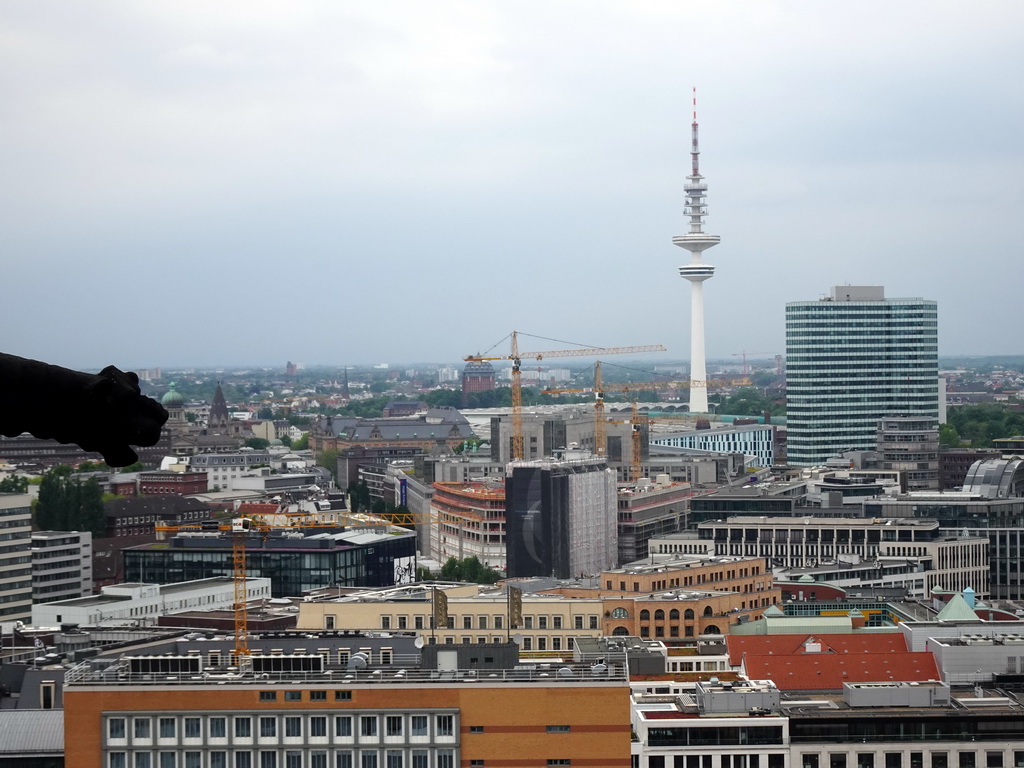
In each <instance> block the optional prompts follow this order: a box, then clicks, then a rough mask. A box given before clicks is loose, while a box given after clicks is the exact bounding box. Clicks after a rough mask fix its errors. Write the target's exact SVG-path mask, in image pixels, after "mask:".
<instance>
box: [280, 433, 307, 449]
mask: <svg viewBox="0 0 1024 768" xmlns="http://www.w3.org/2000/svg"><path fill="white" fill-rule="evenodd" d="M277 439H278V440H280V441H281V445H283V446H284V447H285V448H291V447H292V439H291V438H290V437H288V435H281V436H280V437H279V438H277ZM307 442H308V441H307Z"/></svg>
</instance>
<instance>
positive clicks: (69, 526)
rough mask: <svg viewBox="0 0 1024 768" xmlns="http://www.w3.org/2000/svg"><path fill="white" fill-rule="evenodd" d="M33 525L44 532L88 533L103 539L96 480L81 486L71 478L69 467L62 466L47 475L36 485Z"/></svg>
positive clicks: (102, 519) (100, 501)
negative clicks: (37, 496) (34, 521)
mask: <svg viewBox="0 0 1024 768" xmlns="http://www.w3.org/2000/svg"><path fill="white" fill-rule="evenodd" d="M36 525H37V526H39V528H40V529H42V530H47V531H90V532H91V533H92V534H93V536H96V537H101V536H103V534H104V533H105V529H106V522H105V520H104V516H103V492H102V490H101V489H100V484H99V483H98V482H97V481H96V478H90V479H89V480H87V481H86V482H84V483H83V482H82V481H81V479H80V478H77V477H74V476H73V475H72V474H71V467H68V466H63V465H61V466H57V467H54V468H53V469H51V470H50V471H49V472H47V473H46V475H45V476H44V477H43V482H42V483H40V485H39V503H38V504H37V505H36Z"/></svg>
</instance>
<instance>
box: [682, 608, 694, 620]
mask: <svg viewBox="0 0 1024 768" xmlns="http://www.w3.org/2000/svg"><path fill="white" fill-rule="evenodd" d="M683 618H684V619H686V620H687V621H693V608H687V609H686V610H685V611H684V612H683Z"/></svg>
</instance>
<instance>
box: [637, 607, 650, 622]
mask: <svg viewBox="0 0 1024 768" xmlns="http://www.w3.org/2000/svg"><path fill="white" fill-rule="evenodd" d="M650 620H651V612H650V611H648V610H647V609H646V608H644V609H643V610H642V611H640V621H650Z"/></svg>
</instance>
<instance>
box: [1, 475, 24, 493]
mask: <svg viewBox="0 0 1024 768" xmlns="http://www.w3.org/2000/svg"><path fill="white" fill-rule="evenodd" d="M0 493H28V478H27V477H24V476H19V475H11V476H10V477H5V478H4V479H3V480H0Z"/></svg>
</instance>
